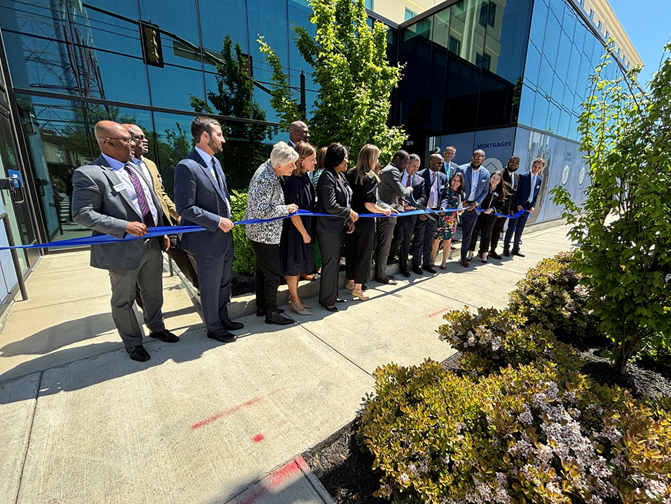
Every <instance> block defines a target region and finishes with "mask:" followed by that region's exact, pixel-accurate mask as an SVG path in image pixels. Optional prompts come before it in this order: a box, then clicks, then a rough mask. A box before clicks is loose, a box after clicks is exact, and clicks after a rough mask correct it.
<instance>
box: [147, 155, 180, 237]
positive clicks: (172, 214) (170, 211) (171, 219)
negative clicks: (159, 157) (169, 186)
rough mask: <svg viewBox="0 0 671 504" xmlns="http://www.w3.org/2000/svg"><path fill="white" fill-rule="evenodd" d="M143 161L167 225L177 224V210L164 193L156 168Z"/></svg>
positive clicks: (153, 164) (150, 163) (148, 160)
mask: <svg viewBox="0 0 671 504" xmlns="http://www.w3.org/2000/svg"><path fill="white" fill-rule="evenodd" d="M143 161H144V164H146V165H147V168H149V173H151V178H152V181H153V182H154V192H156V196H158V200H159V201H160V202H161V209H162V210H163V216H164V218H165V220H166V221H167V223H168V225H170V226H174V225H175V224H176V223H177V217H178V215H177V209H176V208H175V204H174V203H173V202H172V200H171V199H170V196H168V195H167V194H166V192H165V187H163V182H161V174H160V173H159V171H158V167H157V166H156V163H154V162H153V161H152V160H151V159H147V158H144V159H143Z"/></svg>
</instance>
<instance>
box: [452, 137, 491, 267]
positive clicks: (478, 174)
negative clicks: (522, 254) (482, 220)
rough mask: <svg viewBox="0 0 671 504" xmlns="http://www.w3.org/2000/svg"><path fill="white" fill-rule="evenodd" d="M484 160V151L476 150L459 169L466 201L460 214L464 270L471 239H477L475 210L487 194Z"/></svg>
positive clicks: (487, 178) (487, 174) (476, 211)
mask: <svg viewBox="0 0 671 504" xmlns="http://www.w3.org/2000/svg"><path fill="white" fill-rule="evenodd" d="M484 160H485V151H483V150H482V149H478V150H476V151H475V152H473V156H472V157H471V162H470V163H469V164H468V165H466V166H464V167H461V171H462V173H463V174H464V194H465V195H466V196H465V198H466V201H464V208H465V210H464V213H463V214H461V236H462V238H461V239H462V243H461V259H459V264H461V265H462V266H463V267H464V268H468V266H469V263H468V258H467V254H468V247H469V246H470V245H471V239H476V240H477V239H478V237H477V236H472V235H473V229H475V223H476V222H477V220H478V216H479V215H480V211H479V210H476V208H478V207H479V206H480V204H481V203H482V200H484V199H485V196H487V193H488V192H489V178H490V173H489V172H488V171H487V170H486V169H484V168H482V163H483V161H484Z"/></svg>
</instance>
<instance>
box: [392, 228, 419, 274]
mask: <svg viewBox="0 0 671 504" xmlns="http://www.w3.org/2000/svg"><path fill="white" fill-rule="evenodd" d="M416 220H417V217H416V216H414V215H413V216H412V217H399V218H398V222H397V223H396V227H395V228H394V239H393V240H392V241H391V249H390V251H389V257H394V256H395V255H396V252H397V251H398V252H399V261H398V267H399V269H400V270H401V273H403V272H406V271H408V254H409V253H410V240H412V233H413V232H414V230H415V221H416Z"/></svg>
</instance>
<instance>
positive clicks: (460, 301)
mask: <svg viewBox="0 0 671 504" xmlns="http://www.w3.org/2000/svg"><path fill="white" fill-rule="evenodd" d="M416 287H417V288H418V289H422V290H423V291H426V292H430V293H431V294H437V295H438V296H440V297H444V298H445V299H449V300H450V301H456V302H457V303H459V304H460V305H468V306H470V307H472V308H477V306H475V305H474V304H471V303H467V302H466V301H462V300H461V299H456V298H453V297H450V296H448V295H446V294H441V293H440V292H436V291H435V290H431V289H427V288H426V287H422V286H421V285H419V284H417V285H416Z"/></svg>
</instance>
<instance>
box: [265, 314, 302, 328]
mask: <svg viewBox="0 0 671 504" xmlns="http://www.w3.org/2000/svg"><path fill="white" fill-rule="evenodd" d="M294 322H295V320H293V319H290V318H289V317H286V316H284V315H282V314H280V313H278V312H270V313H268V315H266V324H277V325H289V324H293V323H294Z"/></svg>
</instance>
